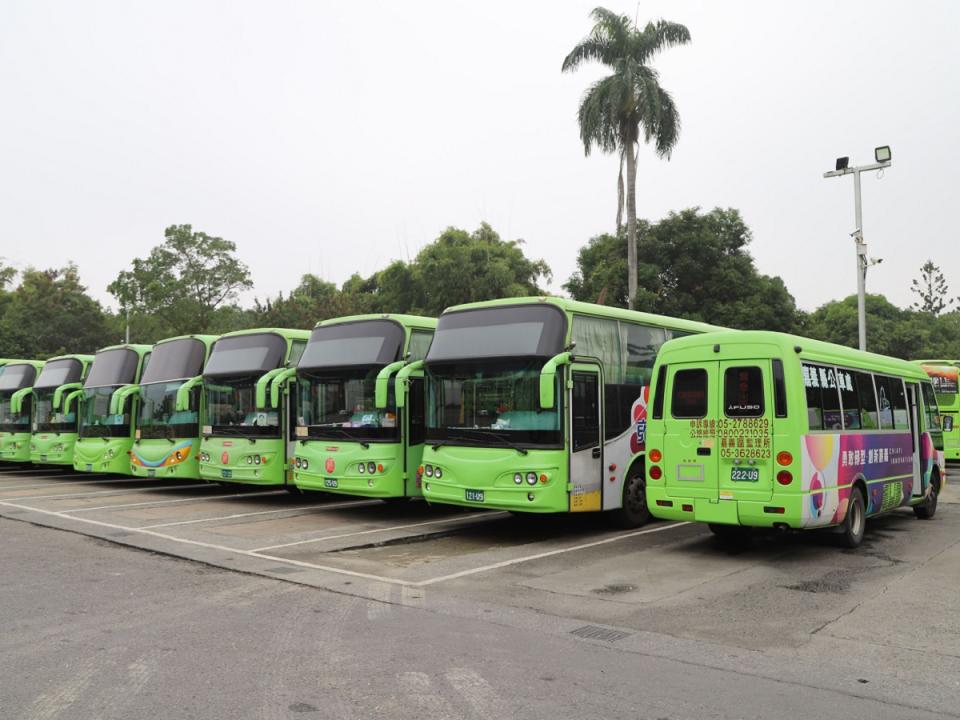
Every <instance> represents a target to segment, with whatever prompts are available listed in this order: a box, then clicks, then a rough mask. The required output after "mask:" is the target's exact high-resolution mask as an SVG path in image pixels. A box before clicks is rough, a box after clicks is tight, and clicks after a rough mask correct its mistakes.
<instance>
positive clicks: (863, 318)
mask: <svg viewBox="0 0 960 720" xmlns="http://www.w3.org/2000/svg"><path fill="white" fill-rule="evenodd" d="M873 155H874V159H875V160H876V162H873V163H870V164H869V165H860V166H857V167H849V164H850V158H849V157H841V158H837V164H836V169H835V170H831V171H830V172H825V173H824V174H823V176H824V177H825V178H831V177H840V176H841V175H853V214H854V222H855V223H856V227H855V229H854V231H853V232H852V233H850V235H851V237H853V242H854V244H855V246H856V250H857V326H858V331H859V332H858V335H859V341H860V342H859V344H860V349H861V350H866V349H867V309H866V292H867V290H866V286H867V268H869V267H870V266H871V265H876V264H877V263H880V262H883V261H882V260H880V259H877V260H868V259H867V243H866V242H864V239H863V213H862V209H861V202H860V173H864V172H870V171H873V170H883V169H884V168H888V167H890V165H891V164H892V160H891V154H890V146H889V145H883V146H881V147H878V148H876V149H874V151H873Z"/></svg>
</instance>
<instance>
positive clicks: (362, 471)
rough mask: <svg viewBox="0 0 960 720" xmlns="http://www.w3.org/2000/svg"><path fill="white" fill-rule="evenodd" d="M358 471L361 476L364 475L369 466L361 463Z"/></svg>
mask: <svg viewBox="0 0 960 720" xmlns="http://www.w3.org/2000/svg"><path fill="white" fill-rule="evenodd" d="M357 471H358V472H359V473H360V474H361V475H363V474H364V473H365V472H366V471H367V466H366V465H364V464H363V463H360V464H359V465H357Z"/></svg>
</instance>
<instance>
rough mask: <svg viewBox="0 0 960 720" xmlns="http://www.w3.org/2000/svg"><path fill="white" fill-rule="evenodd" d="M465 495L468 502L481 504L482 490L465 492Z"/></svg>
mask: <svg viewBox="0 0 960 720" xmlns="http://www.w3.org/2000/svg"><path fill="white" fill-rule="evenodd" d="M466 493H467V500H469V501H470V502H483V490H467V491H466Z"/></svg>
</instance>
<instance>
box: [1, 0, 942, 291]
mask: <svg viewBox="0 0 960 720" xmlns="http://www.w3.org/2000/svg"><path fill="white" fill-rule="evenodd" d="M595 3H596V0H592V1H591V2H542V3H532V2H531V3H520V2H494V1H492V0H486V1H484V2H471V3H459V2H451V1H449V0H447V1H446V2H442V1H441V2H432V3H427V2H403V3H399V2H394V3H379V2H341V3H332V2H327V3H325V2H285V1H281V0H276V1H274V2H256V3H254V2H239V1H237V0H229V1H224V2H197V1H190V2H176V1H172V0H164V1H163V2H152V3H146V2H131V1H130V0H118V1H116V2H92V1H89V0H87V1H84V2H69V1H67V0H63V1H62V2H41V1H38V0H22V1H21V0H4V2H3V3H2V4H0V98H2V104H0V107H2V112H0V257H3V258H4V261H5V262H7V263H10V264H13V265H14V266H16V267H17V268H20V269H22V268H25V267H27V266H30V265H33V266H39V267H51V266H60V265H62V264H63V263H65V262H67V261H68V260H73V261H75V262H77V264H78V265H79V266H80V273H81V277H82V279H83V281H84V283H85V284H87V285H88V286H89V288H90V291H91V293H92V294H94V295H95V296H96V297H98V298H99V299H101V300H103V301H104V302H105V303H110V302H111V301H112V298H111V297H110V296H109V295H108V294H107V292H106V285H107V284H108V283H109V282H110V281H111V280H112V279H113V278H115V277H116V275H117V273H118V272H119V271H120V270H122V269H124V268H125V267H127V266H128V264H129V262H130V260H131V259H132V258H133V257H136V256H143V255H145V254H146V253H148V252H149V250H150V248H151V247H153V246H154V245H157V244H159V243H160V242H162V239H163V230H164V228H165V227H166V226H167V225H170V224H175V223H176V224H179V223H191V224H193V226H194V228H196V229H200V230H204V231H206V232H208V233H210V234H213V235H219V236H222V237H224V238H227V239H229V240H233V241H234V242H236V243H237V247H238V252H239V255H240V257H241V258H242V259H243V260H244V261H245V262H246V263H247V264H248V265H249V266H250V268H251V270H252V272H253V278H254V282H255V290H254V292H253V293H250V294H249V295H248V296H245V298H244V301H245V302H250V301H251V300H252V297H253V296H254V295H256V296H259V297H265V296H268V295H269V296H272V295H275V294H276V293H277V291H279V290H281V289H289V288H292V287H293V286H295V285H296V283H297V282H298V279H299V277H300V275H301V274H303V273H304V272H313V273H316V274H318V275H320V276H321V277H323V278H325V279H327V280H331V281H334V282H336V283H338V284H339V283H342V282H343V281H344V280H345V279H346V278H347V277H349V275H350V274H352V273H353V272H354V271H358V272H360V273H361V274H363V275H369V274H371V273H372V272H374V271H376V270H378V269H380V268H381V267H383V266H384V265H386V264H387V263H388V262H389V261H390V260H392V259H396V258H403V259H410V258H412V257H413V256H415V255H416V253H417V251H418V250H419V249H420V248H421V247H423V246H424V245H425V244H426V243H429V242H430V241H432V240H433V239H435V238H436V237H437V235H438V234H439V233H440V232H441V231H442V230H443V229H444V228H445V227H447V226H450V225H454V226H458V227H463V228H467V229H471V230H472V229H475V228H476V227H477V226H478V225H479V223H480V222H481V221H483V220H486V221H487V222H489V223H490V224H491V225H492V226H493V227H494V228H495V229H496V230H497V231H498V232H499V233H500V234H501V236H502V237H504V238H505V239H515V238H523V239H524V240H525V241H526V246H525V250H526V252H527V253H528V255H530V256H532V257H538V258H539V257H542V258H544V259H545V260H547V262H548V263H549V265H550V267H551V268H552V269H553V273H554V279H553V282H552V284H551V289H553V290H555V291H558V292H559V291H560V286H561V284H562V283H563V282H565V281H566V280H567V278H568V277H569V276H570V274H571V273H572V272H573V271H574V269H575V263H576V253H577V249H578V248H579V247H580V246H581V245H583V244H584V243H585V242H586V241H587V240H588V239H589V238H590V237H591V236H593V235H596V234H599V233H602V232H608V231H611V230H612V229H613V226H614V221H615V211H616V176H617V159H616V158H615V157H614V156H605V155H593V156H591V157H590V158H585V157H584V154H583V148H582V145H581V144H580V141H579V135H578V128H577V124H576V110H577V104H578V101H579V99H580V96H581V94H582V92H583V91H584V89H585V88H586V87H587V85H588V84H589V83H590V82H591V81H592V80H594V79H596V78H598V77H600V76H601V74H602V72H603V70H602V69H601V68H599V67H595V68H590V69H587V70H584V71H580V72H577V73H574V74H561V73H560V64H561V61H562V60H563V57H564V55H565V54H566V53H567V52H568V51H569V50H570V49H571V48H572V47H573V45H574V44H575V43H576V42H577V41H578V40H580V39H581V37H583V36H584V35H585V34H587V32H588V31H589V29H590V26H591V21H590V19H589V17H588V14H589V11H590V9H591V8H592V7H593V6H594V5H595ZM607 7H609V8H611V9H613V10H615V11H618V12H623V13H626V14H629V15H631V16H633V15H634V14H635V13H638V17H639V19H640V22H641V23H642V22H644V21H646V20H647V19H654V18H658V17H665V18H666V19H668V20H671V21H674V22H680V23H684V24H685V25H687V27H688V28H689V29H690V33H691V35H692V37H693V41H692V43H691V44H690V45H688V46H685V47H679V48H673V49H670V50H667V51H666V52H665V53H664V54H662V55H660V56H658V57H657V58H656V60H655V62H654V64H655V66H656V67H657V68H658V69H659V70H660V71H661V76H662V77H661V81H662V83H663V85H664V86H665V87H666V88H667V89H668V90H670V91H671V92H672V93H673V95H674V97H675V100H676V103H677V105H678V107H679V110H680V114H681V117H682V120H683V131H682V133H681V136H680V141H679V144H678V146H677V148H676V151H675V153H674V155H673V158H672V160H671V161H670V162H664V161H660V160H658V159H657V158H656V156H655V155H654V153H653V152H652V150H650V149H649V148H644V149H643V150H642V151H641V153H640V163H639V177H638V188H637V206H638V207H637V212H638V215H639V216H640V217H643V218H649V219H653V220H656V219H658V218H661V217H663V216H664V215H666V214H667V213H668V212H670V211H671V210H680V209H682V208H686V207H689V206H694V205H698V206H700V207H702V208H705V209H709V208H712V207H715V206H721V207H734V208H738V209H739V210H740V211H741V212H742V213H743V217H744V219H745V220H746V222H747V223H748V225H749V226H750V227H751V228H752V230H753V233H754V242H753V244H752V246H751V251H752V253H753V255H754V257H755V258H756V261H757V265H758V267H759V269H760V270H761V272H764V273H767V274H774V275H780V276H782V277H783V278H784V280H785V281H786V284H787V287H788V288H789V289H790V291H791V292H792V293H793V294H794V296H795V297H796V299H797V302H798V304H799V305H800V306H801V307H803V308H805V309H812V308H814V307H816V306H817V305H819V304H822V303H823V302H826V301H828V300H831V299H834V298H838V297H842V296H845V295H848V294H851V293H853V292H854V291H855V287H856V270H855V258H854V246H853V241H852V240H851V239H850V237H849V233H850V232H851V231H852V230H853V229H854V221H853V182H852V179H851V178H849V177H846V178H839V179H831V180H825V179H823V177H822V174H823V172H824V171H826V170H830V169H832V168H833V163H834V159H835V158H836V157H837V156H840V155H850V156H851V160H852V161H853V162H856V163H861V164H862V163H866V162H872V160H873V148H874V147H875V146H877V145H884V144H889V145H890V146H891V147H892V149H893V167H892V168H890V169H889V170H887V171H886V174H885V177H883V178H882V179H878V178H877V177H876V174H871V175H869V176H865V177H864V182H863V205H864V210H863V214H864V234H865V237H866V239H867V242H868V243H869V250H870V253H871V255H872V256H874V257H881V258H883V260H884V262H883V264H882V265H880V266H878V267H875V268H873V269H872V270H871V271H870V275H869V277H868V281H867V282H868V291H872V292H882V293H884V294H886V295H887V296H888V297H889V298H890V299H891V300H892V301H894V302H896V303H897V304H900V305H906V304H908V303H909V302H910V301H911V295H910V291H909V285H910V279H911V278H912V277H915V276H917V275H918V268H919V266H920V265H921V264H922V263H923V261H924V260H926V259H927V258H928V257H930V258H932V259H933V260H934V261H935V262H937V263H938V264H939V265H940V266H941V267H942V268H943V270H944V272H945V274H946V277H947V280H948V282H950V283H951V286H952V288H953V291H954V293H957V294H960V245H958V242H957V232H956V230H955V225H956V214H957V211H956V208H955V207H954V205H953V202H954V200H953V199H954V198H955V197H956V195H957V189H956V187H957V180H956V178H957V176H958V174H960V162H958V161H960V82H958V69H960V67H958V66H960V61H958V55H957V47H958V45H960V37H958V35H960V3H955V2H947V1H946V0H944V1H943V2H875V1H874V2H837V1H836V0H830V1H829V2H810V1H808V2H803V3H796V2H794V3H790V4H789V5H788V4H786V3H780V2H760V1H757V2H713V1H705V2H682V1H680V0H670V1H669V2H667V1H666V0H663V1H659V2H641V3H640V5H639V9H638V7H637V5H636V4H634V3H624V2H620V3H617V2H611V3H608V4H607Z"/></svg>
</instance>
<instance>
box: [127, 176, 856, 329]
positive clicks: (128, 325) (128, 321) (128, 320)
mask: <svg viewBox="0 0 960 720" xmlns="http://www.w3.org/2000/svg"><path fill="white" fill-rule="evenodd" d="M858 177H859V176H858ZM857 207H860V206H859V204H858V205H857ZM125 310H126V311H127V332H126V340H124V342H125V343H126V344H127V345H129V344H130V308H129V307H128V308H125Z"/></svg>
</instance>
